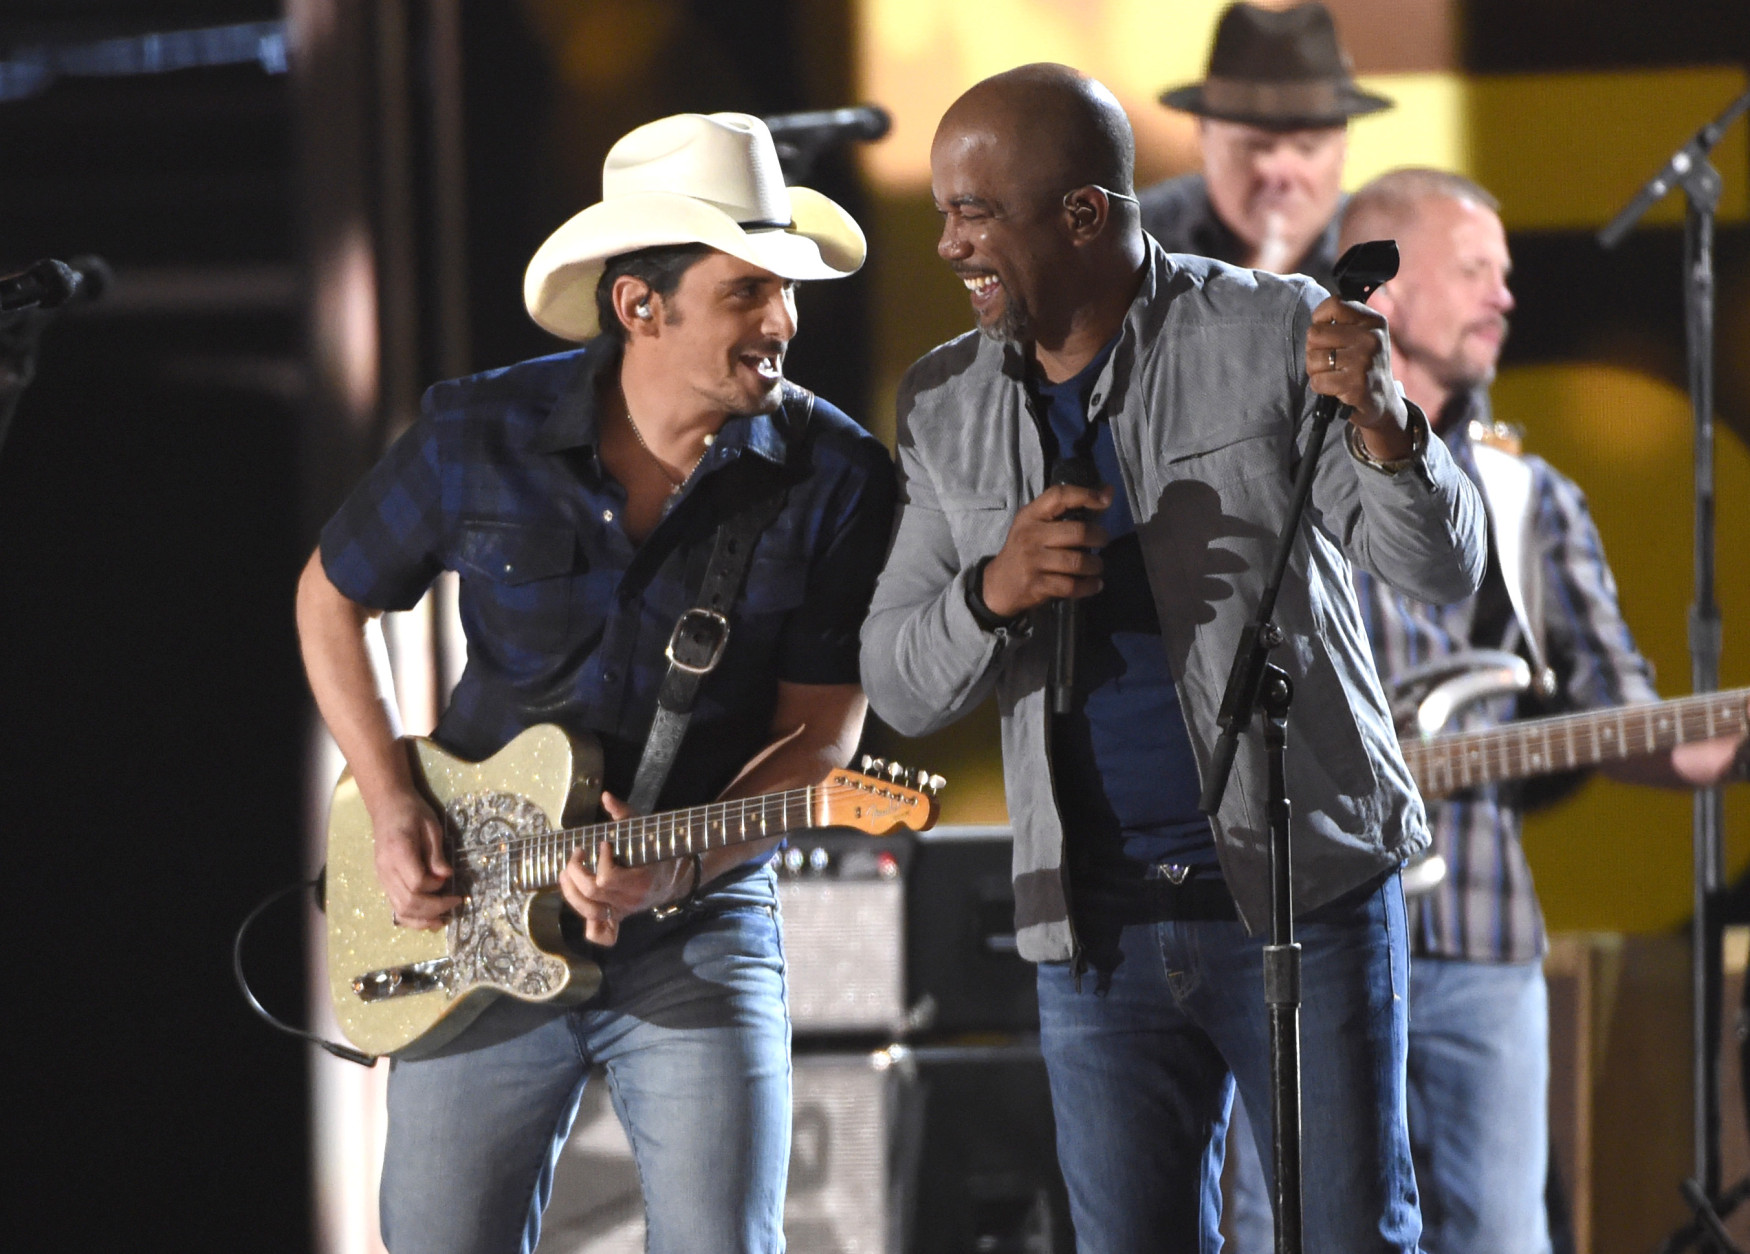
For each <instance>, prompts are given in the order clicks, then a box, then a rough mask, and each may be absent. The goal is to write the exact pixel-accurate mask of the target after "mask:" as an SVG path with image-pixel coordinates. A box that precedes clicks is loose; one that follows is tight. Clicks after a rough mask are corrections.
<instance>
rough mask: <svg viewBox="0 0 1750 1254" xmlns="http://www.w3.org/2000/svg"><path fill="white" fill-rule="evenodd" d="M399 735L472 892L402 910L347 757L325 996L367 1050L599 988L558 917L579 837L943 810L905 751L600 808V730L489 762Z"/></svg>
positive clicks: (679, 843)
mask: <svg viewBox="0 0 1750 1254" xmlns="http://www.w3.org/2000/svg"><path fill="white" fill-rule="evenodd" d="M402 743H403V744H404V745H405V746H406V749H407V752H408V754H409V758H410V761H411V763H412V765H413V768H414V778H415V780H416V781H417V783H418V784H419V786H420V788H421V790H422V791H423V792H424V793H425V796H426V799H427V800H428V801H429V802H430V803H431V805H432V808H433V809H434V810H436V811H437V813H438V815H439V816H440V817H441V818H442V820H443V823H444V830H445V842H446V850H447V854H448V856H449V859H450V863H451V865H452V866H453V867H454V868H455V870H456V879H455V881H454V884H453V887H452V891H454V892H455V893H457V894H459V895H460V896H461V897H462V898H463V902H462V904H461V905H460V906H458V907H457V908H456V909H455V911H453V912H452V914H451V916H450V920H449V923H448V924H447V925H446V926H445V928H444V929H443V930H441V931H416V930H413V929H410V928H404V927H399V926H397V925H396V923H395V920H394V915H393V913H392V911H391V909H390V905H389V899H388V897H387V896H386V895H385V894H384V892H383V889H382V886H381V884H380V883H379V882H378V880H377V872H376V863H375V849H374V846H373V844H372V839H371V822H370V816H369V814H368V813H367V812H366V810H365V807H364V802H363V800H362V799H361V798H360V796H359V791H358V786H357V784H356V783H355V782H354V781H353V778H352V775H351V773H350V772H348V773H347V774H344V775H342V776H341V779H340V782H339V783H338V784H337V785H336V787H335V790H334V799H333V803H332V805H331V807H330V810H329V821H328V867H327V877H326V883H327V897H326V910H327V917H328V990H329V1000H330V1003H331V1005H332V1006H333V1008H334V1013H335V1017H336V1019H337V1020H338V1021H339V1023H340V1028H341V1031H342V1032H343V1033H344V1034H345V1036H346V1038H347V1039H348V1040H349V1041H351V1042H352V1043H353V1044H354V1045H356V1046H357V1047H358V1048H360V1049H362V1050H364V1051H366V1052H367V1053H371V1054H395V1055H397V1056H401V1057H409V1058H411V1057H418V1056H419V1055H421V1054H425V1053H429V1052H431V1051H432V1050H435V1049H437V1048H438V1047H439V1046H441V1045H443V1044H445V1043H446V1042H448V1041H450V1040H452V1039H453V1038H454V1037H455V1036H456V1034H457V1033H458V1032H460V1031H461V1030H462V1029H463V1028H465V1027H467V1025H468V1024H469V1023H470V1022H472V1021H473V1020H474V1018H475V1017H476V1016H478V1015H479V1013H480V1012H481V1011H482V1010H484V1009H485V1008H486V1007H487V1006H488V1005H489V1004H491V1002H492V1001H493V999H495V998H497V997H500V996H506V995H508V996H512V997H518V998H521V999H522V1000H524V1001H530V1002H546V1003H550V1004H553V1005H574V1004H576V1003H578V1002H581V1001H584V1000H587V999H588V998H589V997H590V996H591V995H593V994H594V993H595V991H596V989H597V988H598V987H599V985H600V983H601V972H600V969H599V968H598V967H597V966H596V965H595V964H594V963H593V962H591V961H589V959H587V958H586V957H583V956H581V955H579V954H577V953H575V952H572V951H571V950H570V949H568V947H567V945H566V942H565V939H564V936H563V934H562V931H561V913H562V909H563V899H562V898H561V896H560V894H559V892H558V887H557V886H558V883H559V875H560V872H561V871H562V870H563V869H564V866H565V864H566V862H567V861H569V860H570V858H571V856H572V854H573V853H574V852H575V851H577V850H582V851H583V853H584V857H585V859H586V861H587V862H589V863H591V864H593V861H594V857H595V851H596V850H597V849H598V848H599V846H600V845H601V843H602V842H606V843H607V844H608V846H609V848H610V849H611V850H612V853H613V859H614V861H615V862H616V863H619V864H621V865H624V866H644V865H648V864H650V863H653V862H661V861H666V860H669V859H675V858H684V857H687V856H688V855H690V854H694V853H704V852H706V851H707V850H710V849H715V848H719V847H723V846H728V845H736V844H742V843H747V842H751V841H757V840H763V839H766V838H768V837H772V836H781V835H784V834H785V833H787V832H792V831H802V830H806V829H809V828H816V827H852V828H856V829H857V830H860V831H863V832H865V833H867V834H869V835H875V836H879V835H885V834H886V833H888V832H891V831H893V830H894V829H895V828H897V827H902V826H903V827H908V828H911V829H912V830H914V831H921V830H923V829H925V828H927V827H929V826H930V825H931V824H932V823H934V822H935V817H936V812H937V807H936V803H935V800H934V798H933V797H932V796H926V795H925V794H924V793H923V792H921V791H919V790H918V789H915V788H911V787H908V786H906V785H904V784H902V783H901V782H900V780H901V778H902V777H903V776H904V772H902V771H900V769H899V768H898V767H894V768H892V769H891V771H890V772H889V777H887V778H883V777H881V776H879V775H862V774H858V773H856V772H853V771H833V772H830V773H829V774H828V775H827V776H826V778H825V779H823V780H821V781H820V783H818V784H814V785H810V786H808V787H806V788H797V789H791V790H789V791H787V792H780V793H770V794H767V795H765V796H760V797H748V798H738V799H736V800H732V801H718V802H712V803H711V804H709V805H703V806H694V807H691V808H690V809H685V810H673V811H668V812H665V813H662V814H653V815H645V816H640V817H637V818H631V819H625V820H622V821H618V822H594V821H593V820H594V819H595V817H596V810H597V803H598V801H599V799H600V796H601V763H602V758H601V749H600V746H599V745H598V744H597V743H596V742H595V741H594V739H593V738H591V737H587V736H574V735H572V734H571V733H569V732H566V731H565V730H563V729H562V728H559V727H555V726H552V725H541V726H538V727H531V728H529V729H528V730H526V731H524V732H523V733H521V734H520V735H519V736H517V737H516V739H514V740H512V741H511V742H510V743H509V744H507V745H506V746H505V747H504V748H503V749H501V750H499V751H498V752H497V753H495V754H493V755H492V756H491V757H490V758H487V759H486V760H485V761H482V762H468V761H464V760H463V759H461V758H458V757H456V756H454V755H453V754H450V753H448V752H446V751H445V750H444V749H442V748H440V747H439V746H438V745H436V744H435V743H433V742H432V741H430V740H426V739H423V738H417V737H410V738H408V739H406V740H404V741H403V742H402ZM917 782H918V783H919V784H920V785H921V786H926V787H930V788H931V789H932V791H933V789H934V788H935V787H939V786H940V784H941V780H940V778H939V777H928V776H923V775H921V774H920V775H919V777H918V779H917Z"/></svg>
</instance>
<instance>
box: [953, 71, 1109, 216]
mask: <svg viewBox="0 0 1750 1254" xmlns="http://www.w3.org/2000/svg"><path fill="white" fill-rule="evenodd" d="M972 136H984V137H988V139H989V140H991V141H993V142H994V144H995V145H996V147H997V148H998V150H1000V151H1001V152H1003V153H1004V154H1006V155H1007V157H1008V158H1009V163H1010V164H1011V166H1012V167H1013V168H1016V169H1019V168H1022V167H1024V168H1025V169H1026V170H1027V171H1029V172H1030V174H1031V175H1032V177H1034V178H1035V179H1037V180H1038V181H1039V182H1041V183H1043V184H1045V185H1048V186H1051V187H1055V188H1057V189H1059V190H1061V191H1067V190H1069V189H1070V188H1072V187H1083V186H1086V185H1088V184H1090V183H1091V184H1095V185H1097V186H1100V187H1103V188H1105V189H1106V190H1107V191H1112V192H1122V193H1124V194H1125V195H1130V194H1132V192H1133V190H1134V189H1133V188H1132V186H1131V184H1132V182H1133V181H1134V179H1135V177H1136V138H1135V136H1134V135H1133V134H1132V133H1131V130H1130V119H1129V117H1127V116H1126V115H1125V112H1124V108H1123V106H1122V105H1120V104H1119V103H1118V98H1117V97H1116V96H1114V95H1113V94H1112V93H1111V92H1110V91H1108V90H1107V89H1106V87H1105V85H1104V84H1102V83H1100V82H1099V81H1098V80H1096V79H1093V78H1090V77H1088V76H1087V75H1086V74H1083V73H1082V72H1081V71H1079V70H1074V69H1071V68H1070V67H1069V66H1067V65H1053V64H1050V63H1049V62H1042V63H1040V64H1037V65H1023V66H1019V67H1017V68H1015V69H1012V70H1007V71H1005V72H1004V73H1001V74H996V75H993V76H991V77H990V78H987V79H985V80H984V81H983V82H981V83H978V84H976V85H974V86H973V87H971V88H970V89H969V90H967V92H966V93H965V94H964V95H962V96H961V97H960V99H958V100H956V101H955V102H954V103H953V105H951V106H950V107H949V109H948V112H947V113H945V114H943V115H942V122H941V125H939V126H938V127H937V128H936V145H937V146H938V147H939V146H941V145H942V144H943V142H944V141H953V140H956V139H959V140H965V139H966V138H968V137H972Z"/></svg>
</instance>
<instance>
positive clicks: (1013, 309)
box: [978, 285, 1033, 344]
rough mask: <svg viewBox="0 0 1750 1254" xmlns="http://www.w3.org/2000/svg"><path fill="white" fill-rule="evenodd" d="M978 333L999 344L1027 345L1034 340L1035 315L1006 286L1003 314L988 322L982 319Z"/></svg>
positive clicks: (979, 322) (979, 321)
mask: <svg viewBox="0 0 1750 1254" xmlns="http://www.w3.org/2000/svg"><path fill="white" fill-rule="evenodd" d="M978 333H979V334H980V335H982V336H984V338H985V339H987V340H992V341H994V342H996V343H998V344H1025V343H1027V342H1028V341H1029V340H1031V339H1032V338H1033V315H1032V313H1030V312H1029V311H1028V309H1027V306H1026V305H1024V304H1023V303H1022V302H1021V301H1020V300H1018V299H1017V298H1016V297H1015V294H1014V293H1013V292H1011V291H1010V290H1009V289H1008V287H1007V286H1006V285H1005V286H1004V288H1003V311H1002V313H1000V314H998V315H997V316H996V317H995V318H993V319H991V320H990V321H988V322H987V321H985V320H984V319H983V318H980V319H979V320H978Z"/></svg>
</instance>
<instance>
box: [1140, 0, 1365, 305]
mask: <svg viewBox="0 0 1750 1254" xmlns="http://www.w3.org/2000/svg"><path fill="white" fill-rule="evenodd" d="M1161 103H1162V104H1164V105H1166V106H1167V107H1168V108H1171V109H1182V110H1184V111H1185V112H1187V113H1192V114H1195V115H1196V116H1197V119H1198V126H1197V134H1198V139H1199V142H1200V144H1201V146H1202V149H1203V172H1202V173H1201V174H1187V175H1183V176H1182V177H1180V178H1176V179H1169V180H1167V181H1166V182H1164V183H1157V184H1155V186H1153V187H1150V188H1148V189H1146V190H1145V191H1144V192H1143V193H1142V197H1141V199H1142V227H1143V230H1145V231H1147V232H1148V233H1149V234H1150V235H1152V236H1154V237H1155V238H1156V239H1157V240H1159V241H1160V242H1161V247H1163V248H1165V249H1166V250H1167V251H1168V252H1183V253H1195V254H1196V255H1198V256H1201V257H1214V258H1215V259H1216V260H1218V261H1226V262H1229V263H1231V264H1233V265H1238V266H1245V267H1248V268H1251V269H1257V270H1269V271H1271V272H1272V273H1275V274H1291V273H1299V274H1305V275H1308V276H1310V277H1311V278H1313V279H1314V280H1315V281H1317V282H1318V283H1319V284H1320V285H1321V286H1323V287H1324V288H1326V289H1327V290H1331V289H1332V286H1333V279H1332V276H1331V267H1332V266H1334V265H1335V264H1336V261H1337V211H1338V209H1339V208H1340V207H1341V201H1342V179H1343V159H1344V156H1345V155H1346V154H1347V152H1348V122H1349V119H1350V118H1351V117H1356V116H1359V115H1361V114H1366V113H1376V112H1378V111H1379V110H1381V109H1389V108H1391V105H1392V102H1391V101H1390V100H1387V99H1386V98H1385V97H1383V96H1375V95H1371V94H1369V93H1368V92H1364V91H1362V90H1361V89H1360V88H1358V87H1357V86H1356V85H1355V81H1354V79H1353V78H1351V77H1350V73H1349V60H1348V58H1347V57H1346V56H1345V55H1344V54H1343V50H1342V48H1341V47H1340V46H1339V45H1338V43H1337V29H1336V26H1335V25H1334V24H1333V23H1332V21H1331V15H1330V13H1329V12H1328V11H1327V10H1326V9H1325V6H1324V5H1322V4H1319V3H1317V2H1316V0H1313V2H1312V3H1308V4H1301V5H1297V6H1296V7H1294V8H1292V9H1286V10H1277V9H1264V8H1259V7H1258V6H1256V5H1252V4H1245V3H1239V4H1235V5H1233V6H1231V7H1230V8H1228V9H1227V10H1226V11H1225V12H1224V13H1223V14H1222V15H1221V21H1220V22H1219V24H1218V25H1217V26H1216V29H1215V43H1214V46H1213V47H1212V48H1211V49H1210V53H1209V71H1208V73H1207V75H1206V76H1205V78H1204V80H1203V81H1202V82H1201V83H1192V84H1189V85H1187V86H1184V87H1176V88H1174V89H1173V90H1171V91H1168V92H1165V93H1164V94H1163V95H1162V96H1161Z"/></svg>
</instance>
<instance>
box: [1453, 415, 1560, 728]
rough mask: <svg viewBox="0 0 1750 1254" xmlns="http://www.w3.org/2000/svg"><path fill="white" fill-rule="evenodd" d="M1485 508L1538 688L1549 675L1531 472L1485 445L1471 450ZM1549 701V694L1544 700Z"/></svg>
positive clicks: (1498, 558)
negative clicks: (1533, 540) (1534, 548)
mask: <svg viewBox="0 0 1750 1254" xmlns="http://www.w3.org/2000/svg"><path fill="white" fill-rule="evenodd" d="M1471 456H1472V458H1473V459H1474V460H1475V462H1476V467H1477V478H1478V480H1479V481H1480V482H1479V486H1480V487H1481V488H1482V495H1483V500H1484V502H1485V503H1486V504H1487V505H1488V511H1489V521H1490V523H1491V524H1492V526H1493V537H1494V541H1495V557H1496V559H1497V561H1498V562H1499V563H1500V569H1501V578H1502V580H1503V582H1504V583H1505V584H1506V586H1507V598H1508V600H1509V601H1510V602H1511V604H1512V607H1513V617H1514V618H1515V619H1516V620H1518V623H1519V630H1520V634H1521V635H1522V636H1523V637H1524V639H1525V647H1526V651H1527V652H1528V653H1529V654H1530V655H1531V656H1530V661H1531V665H1532V669H1533V670H1534V672H1535V673H1536V677H1537V679H1538V681H1539V683H1540V685H1542V686H1547V683H1548V681H1547V680H1546V679H1545V678H1544V677H1545V676H1546V675H1548V674H1549V673H1550V671H1549V661H1548V656H1549V650H1548V647H1547V645H1546V643H1545V640H1544V633H1543V607H1542V600H1543V581H1542V579H1541V577H1540V573H1539V571H1538V570H1537V555H1536V554H1535V553H1533V552H1530V551H1529V546H1528V543H1527V542H1528V540H1529V539H1530V536H1531V517H1532V511H1533V510H1535V509H1536V507H1537V502H1536V499H1535V497H1534V492H1533V483H1532V477H1531V468H1530V467H1529V466H1527V465H1526V464H1525V461H1524V459H1523V458H1519V457H1515V456H1513V455H1512V454H1511V453H1507V452H1503V451H1502V450H1500V449H1497V448H1493V447H1491V446H1490V445H1487V444H1483V443H1480V442H1479V443H1473V444H1472V445H1471ZM1545 695H1548V694H1545Z"/></svg>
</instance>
